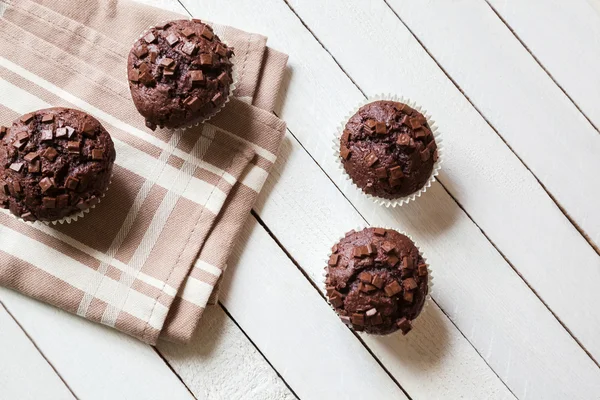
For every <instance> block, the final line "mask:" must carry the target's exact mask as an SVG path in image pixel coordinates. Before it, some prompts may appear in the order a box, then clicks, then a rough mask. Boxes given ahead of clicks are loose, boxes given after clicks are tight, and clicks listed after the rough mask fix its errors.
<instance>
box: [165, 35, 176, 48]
mask: <svg viewBox="0 0 600 400" xmlns="http://www.w3.org/2000/svg"><path fill="white" fill-rule="evenodd" d="M165 40H166V41H167V43H169V46H171V47H173V46H174V45H175V44H177V42H179V38H178V37H177V35H176V34H174V33H172V32H171V33H170V34H169V36H167V38H166V39H165Z"/></svg>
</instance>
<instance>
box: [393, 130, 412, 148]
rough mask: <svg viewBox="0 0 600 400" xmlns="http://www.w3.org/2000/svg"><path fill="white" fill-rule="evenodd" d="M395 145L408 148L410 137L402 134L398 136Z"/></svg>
mask: <svg viewBox="0 0 600 400" xmlns="http://www.w3.org/2000/svg"><path fill="white" fill-rule="evenodd" d="M396 144H398V145H399V146H408V145H409V144H410V135H407V134H406V133H403V134H401V135H398V139H396Z"/></svg>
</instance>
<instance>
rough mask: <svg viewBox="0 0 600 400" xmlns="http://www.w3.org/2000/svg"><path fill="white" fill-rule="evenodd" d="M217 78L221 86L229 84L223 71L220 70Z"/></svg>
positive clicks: (227, 77)
mask: <svg viewBox="0 0 600 400" xmlns="http://www.w3.org/2000/svg"><path fill="white" fill-rule="evenodd" d="M217 80H218V81H219V83H220V84H221V85H223V86H227V85H228V84H229V76H228V75H227V74H226V73H225V72H221V75H219V76H218V77H217Z"/></svg>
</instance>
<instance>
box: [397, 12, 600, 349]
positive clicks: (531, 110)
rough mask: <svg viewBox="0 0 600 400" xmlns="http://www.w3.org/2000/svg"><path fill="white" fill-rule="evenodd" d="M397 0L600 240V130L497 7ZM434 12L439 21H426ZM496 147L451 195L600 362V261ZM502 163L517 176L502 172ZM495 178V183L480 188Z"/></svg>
mask: <svg viewBox="0 0 600 400" xmlns="http://www.w3.org/2000/svg"><path fill="white" fill-rule="evenodd" d="M511 3H512V2H511ZM515 3H521V2H515ZM523 3H527V2H523ZM574 3H577V2H574ZM390 5H391V6H392V7H393V8H394V10H395V11H396V12H397V13H398V15H399V16H400V18H402V20H403V21H404V22H405V23H406V24H407V25H408V26H409V28H410V29H411V30H412V31H413V32H414V33H415V34H416V35H417V36H418V37H419V39H420V40H421V42H422V43H423V44H424V45H425V47H427V49H428V50H429V52H430V53H431V54H432V55H433V56H434V57H435V58H436V60H437V61H438V62H439V63H440V64H441V66H442V67H443V68H444V69H445V70H446V71H447V73H448V74H449V75H450V76H451V77H452V78H453V79H454V80H455V81H456V83H457V84H458V85H459V86H460V87H461V89H462V90H463V91H464V92H465V95H466V96H467V97H468V98H469V99H471V101H472V102H473V103H474V104H475V105H476V106H477V108H478V109H479V110H480V111H481V112H482V113H483V115H484V116H485V117H486V118H487V119H488V120H489V121H490V123H491V124H492V125H493V126H494V127H495V128H496V129H497V130H498V133H499V135H500V136H502V137H503V138H504V139H505V140H506V141H507V142H508V144H509V145H510V146H511V147H512V149H513V150H514V151H515V152H516V153H517V155H518V156H519V157H520V158H521V159H522V160H523V162H524V163H525V164H527V165H528V166H529V167H530V168H531V170H532V172H533V173H534V174H535V175H536V176H537V177H538V179H539V180H540V181H541V182H542V184H544V185H545V186H546V188H547V189H548V190H549V191H550V192H551V194H552V195H553V196H554V197H555V198H556V199H557V200H558V202H559V203H560V204H561V205H562V206H563V207H564V208H565V209H566V211H567V212H568V213H569V214H570V215H571V217H572V218H573V219H574V220H575V222H576V223H578V225H579V226H580V227H582V228H583V229H584V230H585V231H587V232H588V233H589V234H590V236H591V237H592V238H593V240H594V241H595V242H597V243H600V242H598V239H600V236H598V234H599V233H600V225H599V224H598V221H600V211H599V210H598V207H596V204H595V202H594V201H590V199H593V198H598V196H600V184H599V183H598V179H597V171H598V170H600V157H598V155H599V154H600V135H599V134H598V132H597V131H596V130H595V129H594V128H593V127H592V126H591V125H590V124H589V122H588V121H586V120H585V118H584V117H583V116H582V115H581V113H580V112H579V111H578V110H577V109H576V108H575V107H574V106H573V105H572V104H571V102H570V100H569V99H568V98H567V97H566V96H565V95H564V93H563V92H562V91H561V90H560V89H559V88H558V87H557V86H556V85H555V84H554V82H552V80H551V79H550V78H549V77H548V76H547V74H546V73H545V72H544V71H543V70H542V69H541V68H540V67H539V66H538V64H537V63H536V62H535V60H534V59H533V58H532V57H531V55H530V54H529V53H528V52H527V50H526V49H525V48H523V46H521V44H520V43H519V42H518V41H517V39H516V38H514V36H513V34H512V33H511V32H510V31H509V30H508V28H506V26H505V25H504V24H503V23H502V21H501V20H500V19H499V18H498V17H497V15H496V14H495V13H494V12H493V11H492V10H491V9H490V7H489V6H488V5H487V4H486V3H485V2H484V1H481V2H458V3H452V4H450V3H448V2H444V1H439V0H428V1H421V2H412V1H405V0H391V1H390ZM540 8H543V7H540ZM565 8H570V6H568V7H567V6H566V4H565ZM431 18H433V19H434V20H436V21H438V22H437V23H436V24H434V25H433V26H426V25H427V21H428V20H429V19H431ZM599 22H600V20H599ZM569 25H575V24H573V23H570V24H569ZM473 32H477V34H476V35H474V34H473ZM599 32H600V31H599ZM459 44H460V45H459ZM555 45H559V43H555ZM599 51H600V49H599ZM599 65H600V63H599ZM597 75H599V76H600V74H597ZM599 79H600V78H599ZM599 82H600V81H599ZM591 85H592V87H590V88H589V90H590V92H591V91H593V82H591ZM461 133H462V135H461V138H462V140H465V139H466V140H468V141H471V142H472V143H473V141H472V135H470V134H469V133H470V132H469V131H468V130H462V131H461ZM473 134H475V135H477V136H482V135H485V134H489V135H492V132H490V130H489V129H486V130H483V131H477V132H473ZM452 139H453V138H451V139H450V145H453V142H452ZM497 147H498V149H499V150H496V149H494V150H492V151H489V152H488V153H487V154H486V162H485V165H481V164H480V168H479V171H480V178H481V179H479V180H478V181H477V185H473V187H472V188H470V189H469V188H467V189H466V190H465V191H461V190H458V191H452V192H453V194H454V195H455V197H456V198H457V199H458V201H459V202H460V203H461V204H462V205H463V207H465V209H466V210H467V211H468V212H469V213H470V214H471V216H472V217H473V218H474V219H475V220H476V221H477V223H478V225H479V226H480V227H481V228H482V229H483V230H484V231H485V232H486V234H487V235H488V236H489V237H490V238H491V239H492V241H493V242H494V243H495V244H496V246H498V248H499V249H500V251H502V253H503V254H504V255H505V256H506V257H507V258H508V259H509V260H510V262H511V263H512V264H513V265H514V266H515V268H516V269H517V270H518V271H519V273H520V274H521V275H522V276H523V277H524V278H525V280H526V281H527V282H528V283H529V285H531V287H532V288H533V289H534V290H535V291H536V292H537V293H538V295H539V296H540V297H541V298H542V299H543V300H544V301H545V302H546V304H547V305H548V306H549V307H550V309H552V311H553V312H554V313H555V314H556V315H557V317H558V318H559V319H560V320H561V321H562V322H563V323H564V324H565V325H566V327H567V328H568V329H569V330H570V331H571V332H572V333H573V335H574V336H575V337H577V339H578V340H579V341H580V342H581V343H582V344H583V346H584V347H585V348H586V349H587V350H588V351H589V352H590V353H591V354H592V355H593V356H594V358H595V359H596V360H600V343H598V341H597V340H596V339H597V332H598V331H600V313H598V312H597V309H596V307H595V304H598V302H600V293H599V292H598V291H597V290H596V288H597V287H598V285H599V284H600V257H599V256H598V254H597V253H596V252H595V251H594V249H593V248H592V247H591V246H590V245H589V244H588V242H587V241H586V240H585V238H584V237H582V236H581V235H580V234H579V233H578V232H577V231H576V229H575V228H574V227H573V226H572V224H571V223H570V222H569V221H568V219H567V218H566V217H565V216H564V215H563V214H562V212H561V211H560V209H558V208H557V207H556V206H555V205H554V204H553V202H552V199H551V198H550V197H549V196H548V195H547V194H546V193H544V191H543V190H542V188H541V187H540V186H539V185H538V184H536V183H535V182H534V181H533V179H532V177H531V175H530V174H529V173H527V171H525V170H524V169H523V168H518V167H519V165H518V164H519V163H518V161H517V160H516V159H515V157H511V155H510V152H508V151H507V150H508V149H507V148H506V146H503V145H502V144H501V143H498V146H497ZM500 150H502V151H500ZM451 162H452V161H451ZM500 166H501V167H500ZM499 169H501V170H502V171H506V172H508V171H509V170H510V171H515V172H511V173H507V174H500V173H498V170H499ZM486 178H487V182H488V183H487V185H485V184H479V182H481V181H483V180H484V179H486ZM584 182H587V183H584ZM465 183H466V182H465ZM507 189H509V190H507ZM473 192H477V193H478V194H475V193H473ZM484 197H485V199H484ZM525 199H526V200H525ZM490 210H498V211H499V212H497V213H494V212H490ZM565 249H568V251H565ZM565 268H567V269H570V268H576V269H577V270H578V273H581V276H585V279H581V276H580V275H578V274H565ZM541 271H543V273H540V272H541ZM557 285H558V286H560V290H557ZM574 308H577V312H573V310H574Z"/></svg>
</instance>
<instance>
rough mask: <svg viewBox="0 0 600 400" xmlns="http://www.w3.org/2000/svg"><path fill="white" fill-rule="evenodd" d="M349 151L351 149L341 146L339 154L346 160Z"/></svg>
mask: <svg viewBox="0 0 600 400" xmlns="http://www.w3.org/2000/svg"><path fill="white" fill-rule="evenodd" d="M350 153H351V151H350V150H348V148H347V147H342V149H341V150H340V156H342V158H343V159H344V160H347V159H348V158H350Z"/></svg>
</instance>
